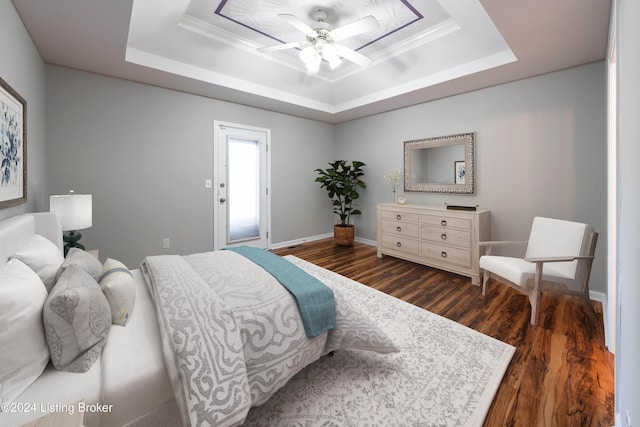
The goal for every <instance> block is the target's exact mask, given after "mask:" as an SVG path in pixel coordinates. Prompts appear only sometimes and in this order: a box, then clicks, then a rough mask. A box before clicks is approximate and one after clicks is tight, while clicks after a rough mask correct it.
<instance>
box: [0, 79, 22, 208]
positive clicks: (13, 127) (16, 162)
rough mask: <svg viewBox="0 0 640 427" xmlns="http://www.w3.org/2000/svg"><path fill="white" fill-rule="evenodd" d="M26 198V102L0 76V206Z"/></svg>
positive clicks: (13, 203) (3, 206)
mask: <svg viewBox="0 0 640 427" xmlns="http://www.w3.org/2000/svg"><path fill="white" fill-rule="evenodd" d="M26 201H27V101H25V99H24V98H23V97H21V96H20V94H19V93H18V92H16V91H15V90H14V89H13V88H12V87H11V86H10V85H9V84H8V83H7V82H6V81H5V80H4V79H2V78H0V209H2V208H7V207H9V206H15V205H19V204H21V203H26Z"/></svg>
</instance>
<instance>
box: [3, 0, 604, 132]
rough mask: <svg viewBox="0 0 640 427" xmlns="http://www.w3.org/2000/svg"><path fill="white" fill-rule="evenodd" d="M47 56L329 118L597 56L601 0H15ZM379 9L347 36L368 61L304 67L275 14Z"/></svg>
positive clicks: (332, 16)
mask: <svg viewBox="0 0 640 427" xmlns="http://www.w3.org/2000/svg"><path fill="white" fill-rule="evenodd" d="M13 3H14V6H15V7H16V10H17V11H18V14H19V15H20V17H21V19H22V20H23V22H24V24H25V26H26V28H27V30H28V31H29V33H30V34H31V36H32V38H33V40H34V42H35V44H36V46H37V47H38V49H39V51H40V53H41V55H42V56H43V58H44V60H45V61H46V62H47V63H51V64H56V65H62V66H67V67H71V68H75V69H80V70H86V71H90V72H96V73H100V74H104V75H110V76H114V77H120V78H125V79H129V80H134V81H140V82H144V83H149V84H154V85H158V86H163V87H167V88H171V89H176V90H181V91H185V92H190V93H196V94H200V95H203V96H210V97H214V98H219V99H225V100H229V101H233V102H237V103H241V104H246V105H252V106H256V107H260V108H267V109H271V110H274V111H280V112H284V113H288V114H295V115H299V116H303V117H308V118H312V119H317V120H322V121H326V122H332V123H338V122H342V121H346V120H351V119H353V118H358V117H362V116H366V115H370V114H375V113H379V112H382V111H388V110H391V109H395V108H400V107H403V106H407V105H412V104H416V103H419V102H425V101H428V100H431V99H436V98H440V97H444V96H450V95H452V94H455V93H461V92H465V91H469V90H474V89H478V88H481V87H487V86H491V85H494V84H499V83H503V82H506V81H512V80H516V79H519V78H524V77H529V76H532V75H537V74H542V73H545V72H550V71H555V70H558V69H562V68H567V67H570V66H575V65H580V64H583V63H588V62H593V61H597V60H601V59H603V58H604V55H605V52H606V43H607V35H608V21H609V11H610V2H609V1H608V0H563V1H562V2H557V1H556V0H538V1H536V2H521V1H516V2H504V1H501V0H482V1H478V0H454V1H452V0H440V1H438V0H350V1H344V0H318V1H315V2H313V3H308V2H300V1H293V0H291V1H287V0H223V1H220V0H217V1H205V0H191V1H189V0H172V1H169V2H158V1H156V0H122V1H118V2H105V1H102V0H13ZM318 8H320V9H323V10H325V11H327V13H328V18H327V22H328V24H329V25H330V26H331V28H338V27H341V26H343V25H345V24H348V23H350V22H353V21H356V20H358V19H360V18H362V17H364V16H367V15H371V16H373V17H374V18H375V19H376V21H377V22H378V28H377V29H376V30H375V31H369V32H366V33H363V34H360V35H358V36H355V37H351V38H349V39H346V40H343V41H341V42H340V43H343V44H344V45H345V46H347V47H349V48H351V49H353V50H356V51H357V52H359V53H361V54H363V55H365V56H367V57H369V58H371V59H372V60H373V63H372V65H371V66H369V67H364V68H363V67H360V66H358V65H356V64H353V63H351V62H349V61H343V62H342V64H341V65H340V66H339V67H338V68H336V69H334V70H331V69H330V68H329V67H328V66H327V64H326V63H324V64H322V65H321V68H320V71H319V73H318V74H316V75H307V72H306V69H305V67H304V64H303V63H302V62H301V61H300V59H299V58H298V50H297V49H288V50H279V51H271V52H260V51H258V49H259V48H260V47H265V46H273V45H278V44H281V43H289V42H296V41H303V40H305V36H304V34H303V33H301V32H300V31H299V30H297V29H296V28H294V27H292V26H291V25H289V24H288V23H287V22H285V21H284V20H283V19H282V18H281V17H278V14H282V13H287V14H292V15H294V16H296V17H297V18H298V19H300V20H302V21H304V22H305V23H306V24H308V25H309V26H311V27H314V16H313V14H314V11H315V10H316V9H318Z"/></svg>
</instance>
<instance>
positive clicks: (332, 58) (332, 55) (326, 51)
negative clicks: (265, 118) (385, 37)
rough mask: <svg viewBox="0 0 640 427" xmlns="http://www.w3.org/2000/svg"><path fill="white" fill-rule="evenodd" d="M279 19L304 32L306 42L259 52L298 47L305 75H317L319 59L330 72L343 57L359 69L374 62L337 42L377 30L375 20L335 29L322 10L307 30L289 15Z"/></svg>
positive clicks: (316, 13)
mask: <svg viewBox="0 0 640 427" xmlns="http://www.w3.org/2000/svg"><path fill="white" fill-rule="evenodd" d="M278 16H279V17H280V18H282V19H284V20H285V21H286V22H288V23H289V24H290V25H292V26H293V27H294V28H296V29H298V30H300V31H301V32H302V33H304V34H305V35H306V41H300V42H293V43H284V44H280V45H276V46H266V47H261V48H259V49H258V50H259V51H260V52H271V51H276V50H284V49H292V48H300V49H301V50H300V59H301V60H302V61H303V62H304V63H305V65H306V67H307V73H308V74H315V73H317V72H318V70H319V69H320V63H321V62H322V60H325V61H327V62H328V63H329V67H330V68H331V69H332V70H333V69H335V68H336V67H337V66H338V65H340V63H341V62H342V59H343V58H345V59H347V60H349V61H351V62H353V63H355V64H358V65H360V66H361V67H367V66H369V65H371V63H372V62H373V60H372V59H371V58H368V57H366V56H364V55H363V54H361V53H359V52H356V51H355V50H353V49H351V48H348V47H347V46H344V45H342V44H340V43H337V42H339V41H341V40H344V39H346V38H349V37H353V36H356V35H358V34H362V33H365V32H368V31H373V30H375V29H377V28H378V21H377V20H376V19H375V18H374V17H373V16H371V15H368V16H365V17H364V18H361V19H358V20H356V21H354V22H351V23H350V24H347V25H344V26H342V27H340V28H336V29H334V30H332V29H331V26H330V25H329V24H328V23H327V16H328V13H327V11H326V10H324V9H317V10H315V11H314V13H313V18H314V19H315V21H316V22H315V24H314V26H315V28H312V27H310V26H309V25H307V24H305V23H304V22H302V21H301V20H300V19H298V18H297V17H296V16H294V15H291V14H286V13H282V14H278Z"/></svg>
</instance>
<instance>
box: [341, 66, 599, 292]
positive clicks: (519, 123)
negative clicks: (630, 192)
mask: <svg viewBox="0 0 640 427" xmlns="http://www.w3.org/2000/svg"><path fill="white" fill-rule="evenodd" d="M605 71H606V70H605V65H604V63H603V62H598V63H594V64H589V65H585V66H581V67H576V68H572V69H568V70H564V71H559V72H555V73H551V74H547V75H543V76H539V77H535V78H530V79H526V80H521V81H517V82H513V83H509V84H504V85H500V86H496V87H492V88H488V89H483V90H478V91H475V92H471V93H467V94H462V95H458V96H453V97H449V98H445V99H442V100H438V101H434V102H429V103H425V104H421V105H417V106H413V107H409V108H404V109H401V110H397V111H392V112H389V113H384V114H379V115H376V116H372V117H367V118H363V119H359V120H354V121H351V122H348V123H343V124H340V125H338V126H337V127H336V132H337V133H336V140H337V150H338V151H337V157H341V158H346V159H350V160H360V161H363V162H365V163H366V164H367V169H366V175H365V177H366V180H365V181H366V182H367V186H368V188H367V190H366V191H365V192H364V194H363V195H362V197H361V201H360V207H361V208H362V211H363V215H361V217H359V218H358V219H357V220H356V226H357V234H358V236H359V237H360V238H364V239H369V240H375V239H376V204H377V203H379V202H389V201H392V199H393V198H392V188H391V185H390V184H387V183H385V182H384V180H383V176H384V175H385V174H386V173H387V172H388V171H390V170H394V169H402V167H403V141H406V140H413V139H420V138H427V137H438V136H445V135H451V134H457V133H466V132H476V194H475V195H438V194H429V193H407V194H406V195H407V200H408V202H409V203H418V204H427V205H438V206H442V205H443V203H444V202H448V203H450V204H462V205H476V204H478V205H480V207H482V208H484V209H489V210H491V230H492V238H493V239H494V240H526V239H527V237H528V233H529V229H530V226H531V221H532V218H533V216H536V215H539V216H550V217H555V218H563V219H570V220H575V221H582V222H587V223H590V224H593V225H594V226H595V228H596V230H597V231H598V232H600V233H601V234H600V236H601V240H600V244H599V245H598V248H597V254H596V255H597V259H596V263H595V265H594V271H593V275H592V278H591V282H590V285H591V289H592V290H596V291H600V292H606V256H607V254H606V239H607V237H606V231H607V229H606V202H607V199H606V182H607V176H606V167H607V164H606V159H607V134H606V129H607V122H606V119H607V113H606V105H607V104H606V73H605Z"/></svg>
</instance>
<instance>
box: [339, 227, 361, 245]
mask: <svg viewBox="0 0 640 427" xmlns="http://www.w3.org/2000/svg"><path fill="white" fill-rule="evenodd" d="M355 239H356V228H355V226H354V225H353V224H349V225H347V226H341V225H338V224H336V225H334V226H333V240H334V241H335V242H336V244H338V245H343V246H353V243H354V242H355Z"/></svg>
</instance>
